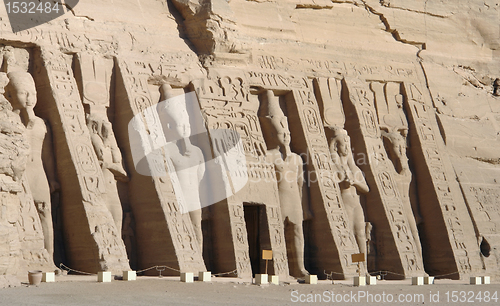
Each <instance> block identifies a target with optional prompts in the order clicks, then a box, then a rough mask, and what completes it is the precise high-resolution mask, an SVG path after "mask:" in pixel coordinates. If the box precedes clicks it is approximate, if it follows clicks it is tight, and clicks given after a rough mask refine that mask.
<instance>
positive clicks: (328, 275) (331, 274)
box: [323, 270, 459, 280]
mask: <svg viewBox="0 0 500 306" xmlns="http://www.w3.org/2000/svg"><path fill="white" fill-rule="evenodd" d="M323 274H325V275H326V279H327V280H333V274H337V275H345V273H340V272H335V271H330V273H327V272H326V271H325V270H324V271H323ZM369 274H370V275H372V276H375V275H383V276H385V275H387V274H393V275H398V276H403V277H405V275H404V274H401V273H396V272H391V271H375V272H370V273H369ZM454 274H459V272H452V273H448V274H441V275H432V276H433V277H435V278H440V277H444V276H449V275H454ZM405 279H411V277H405Z"/></svg>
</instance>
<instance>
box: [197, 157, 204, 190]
mask: <svg viewBox="0 0 500 306" xmlns="http://www.w3.org/2000/svg"><path fill="white" fill-rule="evenodd" d="M204 175H205V159H204V158H203V152H201V150H200V163H199V164H198V183H200V182H201V180H202V179H203V176H204Z"/></svg>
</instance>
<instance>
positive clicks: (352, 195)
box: [330, 127, 370, 259]
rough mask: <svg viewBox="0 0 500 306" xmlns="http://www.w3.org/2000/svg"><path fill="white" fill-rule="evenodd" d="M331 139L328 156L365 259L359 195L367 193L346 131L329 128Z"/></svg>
mask: <svg viewBox="0 0 500 306" xmlns="http://www.w3.org/2000/svg"><path fill="white" fill-rule="evenodd" d="M330 130H332V132H333V137H332V139H331V140H330V154H331V156H332V159H333V162H334V164H335V165H336V166H337V171H338V172H337V173H338V174H339V180H340V181H339V187H340V192H341V195H342V201H343V202H344V205H345V209H346V212H347V217H348V218H349V222H350V225H351V231H352V232H353V233H354V237H355V238H356V242H357V244H358V247H359V252H360V253H363V254H365V259H366V243H367V238H366V228H365V214H364V212H363V207H362V206H361V202H360V196H359V193H367V192H369V191H370V190H369V188H368V185H367V184H366V181H365V177H364V175H363V172H362V171H361V169H359V168H358V166H356V164H355V162H354V158H353V156H352V152H351V140H350V137H349V135H348V134H347V131H346V130H344V129H342V128H339V127H333V128H330Z"/></svg>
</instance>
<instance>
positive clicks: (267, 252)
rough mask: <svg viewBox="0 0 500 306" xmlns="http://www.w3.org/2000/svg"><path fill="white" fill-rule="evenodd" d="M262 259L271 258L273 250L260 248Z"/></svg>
mask: <svg viewBox="0 0 500 306" xmlns="http://www.w3.org/2000/svg"><path fill="white" fill-rule="evenodd" d="M262 259H265V260H273V251H271V250H262Z"/></svg>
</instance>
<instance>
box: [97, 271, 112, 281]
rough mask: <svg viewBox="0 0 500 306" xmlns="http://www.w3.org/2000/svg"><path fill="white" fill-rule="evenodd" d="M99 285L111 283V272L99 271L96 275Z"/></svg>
mask: <svg viewBox="0 0 500 306" xmlns="http://www.w3.org/2000/svg"><path fill="white" fill-rule="evenodd" d="M97 281H98V282H99V283H111V271H101V272H99V273H97Z"/></svg>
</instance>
